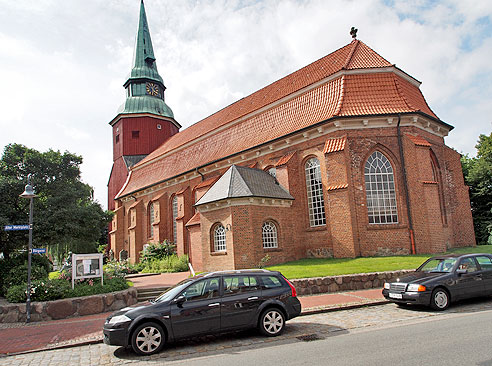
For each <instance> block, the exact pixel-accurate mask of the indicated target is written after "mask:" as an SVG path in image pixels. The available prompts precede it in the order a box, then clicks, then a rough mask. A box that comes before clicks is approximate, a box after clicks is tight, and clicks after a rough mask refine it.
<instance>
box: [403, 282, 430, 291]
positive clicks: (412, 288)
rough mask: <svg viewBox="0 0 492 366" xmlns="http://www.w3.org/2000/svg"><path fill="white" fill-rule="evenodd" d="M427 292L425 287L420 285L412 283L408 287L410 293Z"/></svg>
mask: <svg viewBox="0 0 492 366" xmlns="http://www.w3.org/2000/svg"><path fill="white" fill-rule="evenodd" d="M425 290H427V289H426V288H425V286H424V285H419V284H418V283H411V284H410V285H408V288H407V291H408V292H424V291H425Z"/></svg>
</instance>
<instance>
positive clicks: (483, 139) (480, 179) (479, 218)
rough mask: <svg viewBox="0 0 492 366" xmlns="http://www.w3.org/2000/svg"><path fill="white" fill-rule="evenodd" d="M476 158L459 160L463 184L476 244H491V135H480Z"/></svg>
mask: <svg viewBox="0 0 492 366" xmlns="http://www.w3.org/2000/svg"><path fill="white" fill-rule="evenodd" d="M475 147H476V149H477V156H476V157H474V158H470V157H468V156H467V155H464V156H463V157H462V158H461V164H462V167H463V175H464V177H465V183H466V184H467V185H468V186H470V202H471V208H472V214H473V224H474V226H475V235H476V238H477V243H478V244H492V133H491V134H490V135H489V136H486V135H480V137H479V139H478V143H477V145H476V146H475Z"/></svg>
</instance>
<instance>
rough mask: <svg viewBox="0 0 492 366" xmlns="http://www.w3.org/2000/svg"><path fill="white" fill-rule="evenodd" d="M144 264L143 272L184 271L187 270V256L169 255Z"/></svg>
mask: <svg viewBox="0 0 492 366" xmlns="http://www.w3.org/2000/svg"><path fill="white" fill-rule="evenodd" d="M144 265H145V266H144V268H143V269H142V272H144V273H164V272H184V271H188V256H187V255H183V256H180V257H178V256H177V255H170V256H167V257H165V258H163V259H153V260H151V261H148V262H146V263H145V264H144Z"/></svg>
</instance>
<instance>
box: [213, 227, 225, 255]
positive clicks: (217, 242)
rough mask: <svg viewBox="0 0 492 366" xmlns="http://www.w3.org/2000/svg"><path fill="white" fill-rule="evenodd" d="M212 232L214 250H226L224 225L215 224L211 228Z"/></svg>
mask: <svg viewBox="0 0 492 366" xmlns="http://www.w3.org/2000/svg"><path fill="white" fill-rule="evenodd" d="M213 234H214V252H225V251H226V231H225V228H224V225H222V224H217V225H215V227H214V229H213Z"/></svg>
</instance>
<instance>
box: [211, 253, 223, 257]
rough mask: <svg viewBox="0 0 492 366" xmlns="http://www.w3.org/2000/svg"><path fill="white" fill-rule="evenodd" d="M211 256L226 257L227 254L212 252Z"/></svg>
mask: <svg viewBox="0 0 492 366" xmlns="http://www.w3.org/2000/svg"><path fill="white" fill-rule="evenodd" d="M210 255H211V256H213V257H216V256H220V255H227V252H212V253H210Z"/></svg>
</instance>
